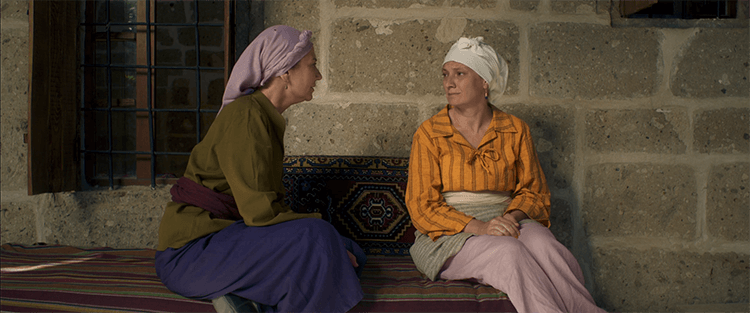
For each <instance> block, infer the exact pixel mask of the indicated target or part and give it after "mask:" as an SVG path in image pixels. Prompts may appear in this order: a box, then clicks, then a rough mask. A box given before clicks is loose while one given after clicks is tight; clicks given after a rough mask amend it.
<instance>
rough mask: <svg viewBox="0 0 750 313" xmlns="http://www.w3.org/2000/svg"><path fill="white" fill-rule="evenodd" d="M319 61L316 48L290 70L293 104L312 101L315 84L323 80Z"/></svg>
mask: <svg viewBox="0 0 750 313" xmlns="http://www.w3.org/2000/svg"><path fill="white" fill-rule="evenodd" d="M317 62H318V59H317V58H315V48H313V49H310V52H308V53H307V55H305V56H304V57H303V58H302V60H300V61H299V62H298V63H297V64H296V65H294V67H292V68H291V69H290V70H289V85H288V86H289V95H290V96H291V98H292V100H293V102H292V103H299V102H302V101H310V100H312V94H313V91H315V90H314V88H315V82H317V81H319V80H321V79H323V76H322V75H320V71H318V66H317Z"/></svg>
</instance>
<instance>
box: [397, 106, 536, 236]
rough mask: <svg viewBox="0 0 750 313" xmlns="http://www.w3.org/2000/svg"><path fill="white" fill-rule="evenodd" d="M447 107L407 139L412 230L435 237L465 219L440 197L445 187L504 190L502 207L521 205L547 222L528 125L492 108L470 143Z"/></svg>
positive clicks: (451, 230)
mask: <svg viewBox="0 0 750 313" xmlns="http://www.w3.org/2000/svg"><path fill="white" fill-rule="evenodd" d="M449 108H450V106H449V105H448V106H446V107H445V108H444V109H443V110H441V111H440V112H439V113H438V114H436V115H434V116H433V117H431V118H430V119H428V120H427V121H425V122H424V123H422V125H420V126H419V129H418V130H417V132H416V133H415V134H414V139H413V141H412V146H411V156H410V159H409V180H408V185H407V188H406V206H407V208H408V210H409V214H410V215H411V220H412V222H413V223H414V226H415V227H416V228H417V230H419V231H420V232H421V233H423V234H426V235H429V236H430V238H432V239H433V240H435V239H437V238H438V237H440V236H443V235H453V234H456V233H459V232H461V231H462V230H463V229H464V227H466V224H468V223H469V221H471V219H472V217H471V216H468V215H466V214H464V213H462V212H460V211H458V210H456V209H455V208H453V207H451V206H449V205H447V204H446V203H445V199H444V198H443V196H442V193H443V192H448V191H510V192H511V197H512V198H513V200H512V201H511V203H510V205H508V208H507V210H506V212H510V211H512V210H521V211H523V212H524V213H526V215H528V216H529V217H530V218H532V219H534V220H536V221H538V222H540V223H542V224H543V225H545V226H547V227H549V225H550V224H549V214H550V209H549V207H550V192H549V188H548V187H547V180H546V179H545V177H544V173H543V172H542V168H541V166H540V165H539V160H538V159H537V155H536V150H535V149H534V143H533V142H532V139H531V134H530V132H529V126H528V125H526V123H524V122H523V121H522V120H521V119H519V118H517V117H515V116H512V115H510V114H507V113H505V112H502V111H500V110H496V109H495V110H493V114H492V122H491V123H490V126H489V127H488V129H487V132H486V133H485V134H484V137H483V138H482V141H481V143H480V144H479V146H478V148H477V149H475V148H474V147H472V146H471V144H469V142H468V141H467V140H466V139H464V137H463V136H462V135H461V133H459V132H458V130H456V128H454V127H453V125H452V124H451V121H450V118H449V117H448V110H449Z"/></svg>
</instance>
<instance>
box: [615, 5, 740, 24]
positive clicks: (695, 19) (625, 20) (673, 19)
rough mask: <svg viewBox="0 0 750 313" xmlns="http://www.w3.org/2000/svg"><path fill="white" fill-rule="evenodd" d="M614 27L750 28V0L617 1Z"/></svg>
mask: <svg viewBox="0 0 750 313" xmlns="http://www.w3.org/2000/svg"><path fill="white" fill-rule="evenodd" d="M612 4H613V5H612V6H611V10H612V12H611V13H612V14H611V17H612V26H624V27H629V26H635V27H667V28H693V27H714V28H716V27H723V28H739V27H747V25H748V12H750V7H749V6H750V1H747V0H614V1H613V2H612Z"/></svg>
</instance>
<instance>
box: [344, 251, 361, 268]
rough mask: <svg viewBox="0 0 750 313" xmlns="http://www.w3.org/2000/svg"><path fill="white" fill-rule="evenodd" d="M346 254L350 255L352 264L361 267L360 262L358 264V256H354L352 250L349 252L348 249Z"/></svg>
mask: <svg viewBox="0 0 750 313" xmlns="http://www.w3.org/2000/svg"><path fill="white" fill-rule="evenodd" d="M346 254H348V255H349V261H351V262H352V266H354V267H359V264H357V257H356V256H354V254H352V253H351V252H349V250H346Z"/></svg>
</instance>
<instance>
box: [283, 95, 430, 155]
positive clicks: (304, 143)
mask: <svg viewBox="0 0 750 313" xmlns="http://www.w3.org/2000/svg"><path fill="white" fill-rule="evenodd" d="M284 117H285V118H286V119H287V127H286V134H285V135H284V142H285V145H284V146H285V152H286V154H287V155H316V154H317V155H364V156H396V157H408V156H409V151H410V149H411V140H412V136H413V135H414V132H415V131H416V130H417V127H418V126H419V119H418V117H419V109H418V108H417V107H416V106H411V105H398V104H394V105H389V104H341V105H336V104H333V105H322V104H310V103H306V104H298V105H295V106H292V107H291V108H289V109H288V110H287V111H285V112H284Z"/></svg>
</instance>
